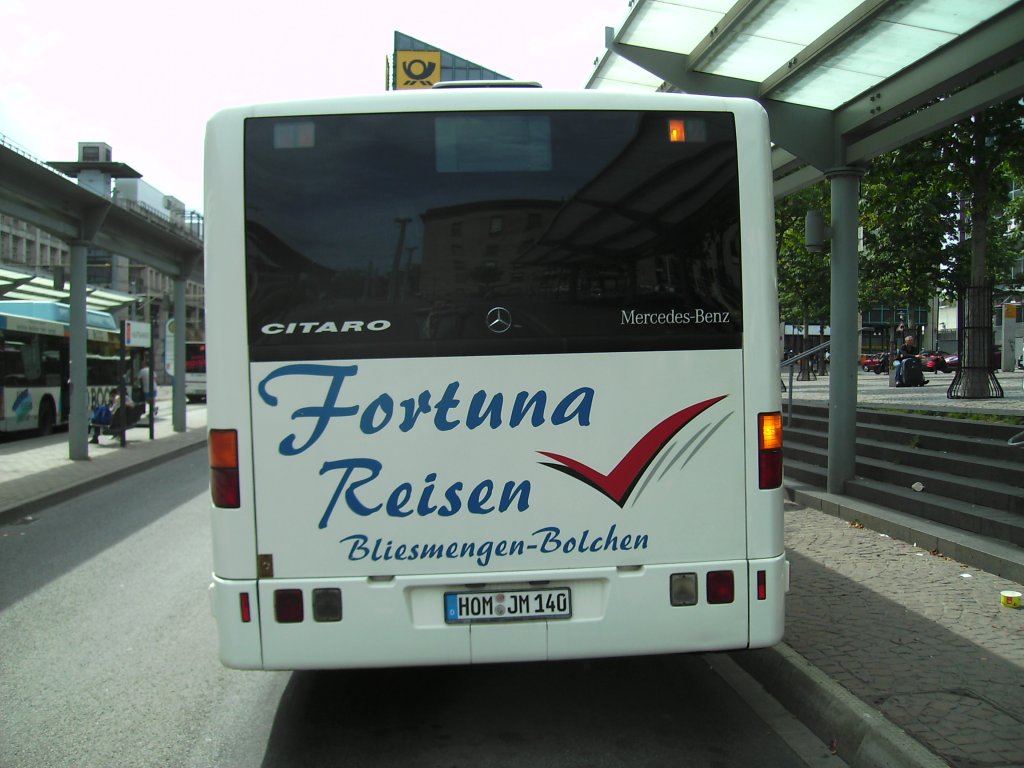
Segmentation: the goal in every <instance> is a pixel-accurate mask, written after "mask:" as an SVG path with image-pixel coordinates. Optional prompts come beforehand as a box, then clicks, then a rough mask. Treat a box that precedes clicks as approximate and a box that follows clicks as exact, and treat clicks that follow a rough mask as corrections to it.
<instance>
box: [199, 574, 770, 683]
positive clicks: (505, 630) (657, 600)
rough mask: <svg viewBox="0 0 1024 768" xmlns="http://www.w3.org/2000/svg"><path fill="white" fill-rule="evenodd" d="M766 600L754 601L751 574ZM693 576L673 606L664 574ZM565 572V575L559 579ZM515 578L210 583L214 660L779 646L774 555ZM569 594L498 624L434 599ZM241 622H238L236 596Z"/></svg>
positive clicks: (277, 665) (416, 660)
mask: <svg viewBox="0 0 1024 768" xmlns="http://www.w3.org/2000/svg"><path fill="white" fill-rule="evenodd" d="M714 570H732V571H733V572H734V575H735V585H736V589H735V597H734V599H733V601H732V602H731V603H727V604H718V605H710V604H708V602H707V600H706V596H705V593H704V591H703V590H704V586H703V585H704V583H705V582H704V579H705V576H706V574H707V573H708V572H709V571H714ZM758 571H763V572H764V577H763V578H764V581H765V584H766V588H767V592H766V595H765V599H763V600H759V599H757V578H758V577H757V572H758ZM673 573H696V574H697V577H698V583H699V584H700V585H701V586H700V590H699V599H698V601H697V604H696V605H690V606H672V605H671V604H670V600H669V578H670V576H671V575H672V574H673ZM567 576H568V577H567ZM529 579H530V580H529V582H524V581H523V574H519V573H495V574H487V576H486V579H483V578H482V577H481V574H464V575H452V574H448V575H445V576H403V577H395V578H390V579H386V580H381V579H373V580H371V579H365V578H346V579H273V580H263V581H259V582H256V581H225V580H221V579H218V578H216V577H214V581H213V584H212V585H211V599H212V604H213V610H214V615H215V617H216V618H217V624H218V631H219V635H220V656H221V660H222V661H223V663H224V664H225V665H227V666H229V667H236V668H243V669H258V668H264V669H332V668H346V667H389V666H414V665H434V664H471V663H488V662H509V661H544V660H557V659H570V658H588V657H609V656H631V655H642V654H657V653H679V652H692V651H715V650H732V649H738V648H756V647H765V646H770V645H774V644H775V643H777V642H778V641H779V640H780V639H781V638H782V633H783V621H784V612H785V592H786V590H787V587H788V580H789V567H788V562H787V561H786V559H785V555H780V556H778V557H776V558H772V559H766V560H755V561H750V562H749V563H748V562H747V561H727V562H716V563H700V564H678V563H677V564H660V565H653V566H638V567H636V568H592V569H579V570H574V571H572V572H571V573H569V574H568V575H567V573H566V572H565V571H560V572H557V573H556V572H551V573H540V572H530V574H529ZM538 584H543V585H544V586H550V587H569V588H570V589H571V590H572V618H568V619H553V620H539V621H519V622H508V623H486V624H459V625H452V624H446V623H445V612H444V594H445V592H446V591H452V590H456V589H458V590H465V589H467V587H468V586H469V585H472V587H473V588H479V589H488V590H493V589H511V588H514V587H531V586H533V587H535V586H537V585H538ZM314 589H338V590H340V591H341V595H342V619H341V621H328V622H318V621H315V620H314V619H313V610H312V593H313V590H314ZM277 590H301V591H302V593H303V600H304V605H305V610H304V620H303V621H301V622H297V623H280V622H278V621H277V620H276V619H275V616H274V592H275V591H277ZM242 594H248V595H249V601H250V605H251V610H252V617H251V620H250V621H249V622H248V623H245V622H243V621H241V617H240V608H239V606H240V602H241V599H242V598H241V595H242Z"/></svg>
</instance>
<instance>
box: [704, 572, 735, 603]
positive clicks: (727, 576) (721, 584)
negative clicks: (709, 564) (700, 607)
mask: <svg viewBox="0 0 1024 768" xmlns="http://www.w3.org/2000/svg"><path fill="white" fill-rule="evenodd" d="M707 578H708V603H710V604H711V605H721V604H723V603H731V602H732V601H733V600H734V599H735V597H736V580H735V578H733V575H732V571H709V572H708V577H707Z"/></svg>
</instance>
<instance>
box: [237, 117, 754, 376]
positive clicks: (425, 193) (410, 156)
mask: <svg viewBox="0 0 1024 768" xmlns="http://www.w3.org/2000/svg"><path fill="white" fill-rule="evenodd" d="M245 211H246V269H247V280H248V286H247V287H248V340H249V347H250V356H251V359H253V360H287V359H333V358H373V357H376V358H380V357H406V356H414V357H416V356H437V355H441V356H449V355H477V354H482V355H487V354H545V353H572V352H593V351H620V350H633V349H637V350H640V349H706V348H738V347H739V346H740V333H741V330H742V301H741V299H742V296H741V291H740V257H741V254H740V248H739V243H740V232H739V190H738V183H737V172H736V141H735V129H734V126H733V118H732V115H731V114H728V113H703V112H702V113H685V114H678V113H667V112H645V113H641V112H629V111H603V112H590V111H567V112H557V111H556V112H542V111H537V112H510V113H491V112H479V113H446V114H433V113H405V114H397V115H386V114H382V115H376V114H375V115H327V116H319V117H304V118H302V119H301V120H296V119H295V118H290V119H285V118H254V119H249V120H247V121H246V129H245Z"/></svg>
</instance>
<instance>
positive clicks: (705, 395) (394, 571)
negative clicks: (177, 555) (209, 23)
mask: <svg viewBox="0 0 1024 768" xmlns="http://www.w3.org/2000/svg"><path fill="white" fill-rule="evenodd" d="M767 153H768V140H767V126H766V120H765V117H764V114H763V112H762V111H761V110H760V108H759V107H757V106H756V105H754V104H753V103H749V102H741V101H727V100H722V99H712V98H706V97H685V96H669V95H665V94H657V95H646V96H627V95H623V94H616V95H608V94H603V93H602V94H599V93H595V92H586V93H578V94H567V93H547V92H544V91H540V90H535V89H531V90H515V89H507V90H506V89H495V90H490V89H488V90H482V91H469V90H463V91H444V92H441V91H438V92H433V93H420V94H387V95H382V96H379V97H366V98H361V99H348V100H340V101H334V102H323V103H314V104H302V105H276V106H265V107H258V108H252V109H247V110H233V111H229V112H225V113H221V114H220V115H218V116H216V117H215V118H214V119H213V120H212V121H211V123H210V125H209V127H208V133H207V199H206V211H207V222H206V223H207V230H206V231H207V241H206V242H207V248H208V249H209V251H210V254H209V257H208V258H207V259H206V269H207V274H206V281H207V286H208V289H209V290H210V292H211V295H216V296H217V297H218V302H217V305H216V306H215V307H213V306H211V307H210V308H209V309H208V314H207V327H208V340H209V341H210V342H211V343H212V344H214V345H215V348H216V349H218V350H219V352H218V355H217V356H216V357H214V358H211V359H210V361H209V387H210V390H211V391H212V393H213V399H212V401H211V402H212V406H211V408H210V411H209V416H208V418H209V424H210V427H211V433H210V438H211V439H210V445H211V490H212V495H213V503H214V509H213V532H214V581H213V585H212V589H211V594H212V599H213V604H214V612H215V615H216V617H217V621H218V629H219V633H220V649H221V658H222V660H223V661H224V663H225V664H227V665H229V666H234V667H240V668H275V669H277V668H286V669H296V668H337V667H365V666H395V665H413V664H466V663H479V662H502V661H525V660H553V659H566V658H583V657H602V656H619V655H633V654H651V653H671V652H680V651H708V650H723V649H734V648H747V647H759V646H766V645H771V644H773V643H775V642H777V641H778V640H779V639H780V637H781V635H782V630H783V608H784V596H785V591H786V587H787V581H788V568H787V563H786V559H785V553H784V550H783V543H782V491H781V476H782V474H781V473H782V469H781V439H782V438H781V427H780V419H779V410H780V403H779V391H778V382H777V361H778V348H777V347H778V341H777V333H776V329H777V306H776V298H775V282H774V252H773V250H772V249H773V239H772V232H773V217H772V213H771V197H770V169H769V165H768V160H767V157H768V155H767ZM242 232H244V234H245V237H244V239H243V238H242V237H240V236H239V234H238V233H242ZM243 382H244V384H243Z"/></svg>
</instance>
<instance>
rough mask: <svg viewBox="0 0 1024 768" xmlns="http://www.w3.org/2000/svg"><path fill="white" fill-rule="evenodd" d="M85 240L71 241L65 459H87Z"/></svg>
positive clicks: (86, 254) (86, 245)
mask: <svg viewBox="0 0 1024 768" xmlns="http://www.w3.org/2000/svg"><path fill="white" fill-rule="evenodd" d="M88 252H89V246H88V243H86V242H84V241H76V242H73V243H72V244H71V303H70V305H69V311H70V313H71V317H70V320H71V338H70V339H69V342H70V349H69V352H70V357H71V386H70V388H69V390H68V397H70V399H71V410H70V423H69V425H68V458H70V459H71V460H72V461H77V460H79V459H88V458H89V415H90V414H89V388H88V386H87V380H86V377H87V371H88V368H87V366H86V354H87V352H86V337H87V335H88V331H87V325H88V324H87V322H86V319H87V318H86V311H85V296H86V292H85V289H86V283H85V280H86V264H87V262H88Z"/></svg>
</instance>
